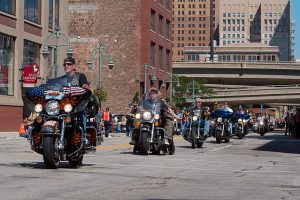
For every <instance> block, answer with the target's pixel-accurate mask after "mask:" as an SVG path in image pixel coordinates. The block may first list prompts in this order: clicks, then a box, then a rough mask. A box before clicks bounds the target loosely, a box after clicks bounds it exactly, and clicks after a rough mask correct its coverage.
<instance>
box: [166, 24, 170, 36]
mask: <svg viewBox="0 0 300 200" xmlns="http://www.w3.org/2000/svg"><path fill="white" fill-rule="evenodd" d="M170 24H171V22H170V21H169V20H167V21H166V37H167V39H170V37H171V34H170Z"/></svg>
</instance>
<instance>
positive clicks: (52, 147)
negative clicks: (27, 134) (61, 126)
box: [43, 136, 60, 169]
mask: <svg viewBox="0 0 300 200" xmlns="http://www.w3.org/2000/svg"><path fill="white" fill-rule="evenodd" d="M43 159H44V163H45V166H46V168H47V169H57V167H58V165H59V163H60V156H59V151H58V137H52V136H44V138H43Z"/></svg>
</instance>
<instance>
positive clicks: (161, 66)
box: [158, 46, 163, 70]
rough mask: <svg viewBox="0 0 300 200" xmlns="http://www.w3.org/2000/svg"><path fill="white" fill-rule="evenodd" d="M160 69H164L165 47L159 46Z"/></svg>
mask: <svg viewBox="0 0 300 200" xmlns="http://www.w3.org/2000/svg"><path fill="white" fill-rule="evenodd" d="M158 53H159V54H158V67H159V69H160V70H162V68H163V47H162V46H159V52H158Z"/></svg>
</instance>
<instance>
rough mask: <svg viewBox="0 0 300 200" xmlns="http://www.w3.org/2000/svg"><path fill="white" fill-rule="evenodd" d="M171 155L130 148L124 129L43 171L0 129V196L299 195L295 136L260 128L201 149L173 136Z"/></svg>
mask: <svg viewBox="0 0 300 200" xmlns="http://www.w3.org/2000/svg"><path fill="white" fill-rule="evenodd" d="M175 141H176V152H175V155H173V156H171V155H149V156H140V155H133V154H132V147H131V146H130V145H128V142H129V139H128V138H126V136H124V134H120V135H116V137H111V138H105V142H104V143H103V145H102V146H99V147H98V148H97V152H96V153H93V154H88V155H86V156H85V157H84V165H83V166H82V167H81V168H78V169H74V168H70V167H69V165H68V163H62V164H61V165H60V168H59V169H57V170H49V169H45V167H44V164H43V160H42V156H41V155H39V154H36V153H34V152H32V151H31V150H30V147H29V143H28V141H27V140H26V139H23V138H19V137H15V136H14V135H11V134H10V135H6V134H3V135H0V181H1V184H0V199H1V200H7V199H12V200H18V199H26V200H33V199H42V200H50V199H51V200H52V199H99V200H100V199H101V200H106V199H110V200H115V199H116V200H117V199H148V200H155V199H203V200H204V199H205V200H206V199H213V200H244V199H245V200H254V199H255V200H257V199H264V200H265V199H268V200H269V199H270V200H291V199H293V200H299V199H300V156H299V155H300V140H297V139H294V138H292V137H288V136H283V134H282V133H280V132H276V133H267V134H266V135H265V136H263V137H261V136H259V135H258V134H255V133H250V134H249V135H247V136H246V138H245V139H242V140H239V139H235V138H234V139H232V140H231V141H230V143H227V144H225V143H222V144H216V143H215V140H214V138H208V140H207V142H206V143H205V144H204V147H203V148H201V149H191V147H190V144H189V143H187V142H186V141H184V140H183V139H182V138H181V137H176V139H175Z"/></svg>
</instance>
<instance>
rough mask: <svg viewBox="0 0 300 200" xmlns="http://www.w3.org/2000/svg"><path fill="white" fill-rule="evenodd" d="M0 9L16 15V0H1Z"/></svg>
mask: <svg viewBox="0 0 300 200" xmlns="http://www.w3.org/2000/svg"><path fill="white" fill-rule="evenodd" d="M0 11H2V12H6V13H8V14H11V15H16V0H1V1H0Z"/></svg>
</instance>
